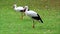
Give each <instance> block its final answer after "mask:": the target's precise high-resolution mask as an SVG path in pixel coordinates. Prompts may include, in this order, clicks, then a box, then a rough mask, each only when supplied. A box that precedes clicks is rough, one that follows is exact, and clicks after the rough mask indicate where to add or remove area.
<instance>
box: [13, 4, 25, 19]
mask: <svg viewBox="0 0 60 34" xmlns="http://www.w3.org/2000/svg"><path fill="white" fill-rule="evenodd" d="M13 8H14V10H15V11H18V12H21V19H23V15H24V7H22V6H19V7H17V5H16V4H14V5H13Z"/></svg>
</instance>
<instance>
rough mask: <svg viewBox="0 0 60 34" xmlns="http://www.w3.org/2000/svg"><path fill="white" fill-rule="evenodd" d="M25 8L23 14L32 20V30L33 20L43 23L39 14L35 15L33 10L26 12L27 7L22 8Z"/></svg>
mask: <svg viewBox="0 0 60 34" xmlns="http://www.w3.org/2000/svg"><path fill="white" fill-rule="evenodd" d="M24 8H25V12H24V13H25V14H26V15H27V16H29V17H31V18H32V19H33V28H34V27H35V26H34V20H37V21H39V22H40V21H41V23H43V21H42V19H41V17H40V16H39V14H38V13H36V12H35V11H33V10H29V11H28V6H25V7H24Z"/></svg>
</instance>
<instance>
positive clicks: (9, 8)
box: [0, 0, 60, 34]
mask: <svg viewBox="0 0 60 34" xmlns="http://www.w3.org/2000/svg"><path fill="white" fill-rule="evenodd" d="M59 1H60V0H0V34H60V2H59ZM14 3H16V4H17V5H18V6H25V5H28V6H29V9H30V10H34V11H36V12H37V13H38V14H39V15H40V16H41V18H42V20H43V22H44V23H43V24H42V23H39V22H37V21H35V28H34V29H33V28H32V19H31V18H29V17H28V16H24V19H23V20H22V19H21V18H20V16H21V14H20V12H16V11H14V9H13V4H14Z"/></svg>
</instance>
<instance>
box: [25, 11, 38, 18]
mask: <svg viewBox="0 0 60 34" xmlns="http://www.w3.org/2000/svg"><path fill="white" fill-rule="evenodd" d="M26 14H27V15H28V16H31V17H37V16H38V15H37V13H36V12H34V11H27V12H26Z"/></svg>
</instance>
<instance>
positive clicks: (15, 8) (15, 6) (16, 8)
mask: <svg viewBox="0 0 60 34" xmlns="http://www.w3.org/2000/svg"><path fill="white" fill-rule="evenodd" d="M13 8H14V10H16V11H21V10H24V8H23V7H22V6H19V7H17V5H16V4H14V6H13Z"/></svg>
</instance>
